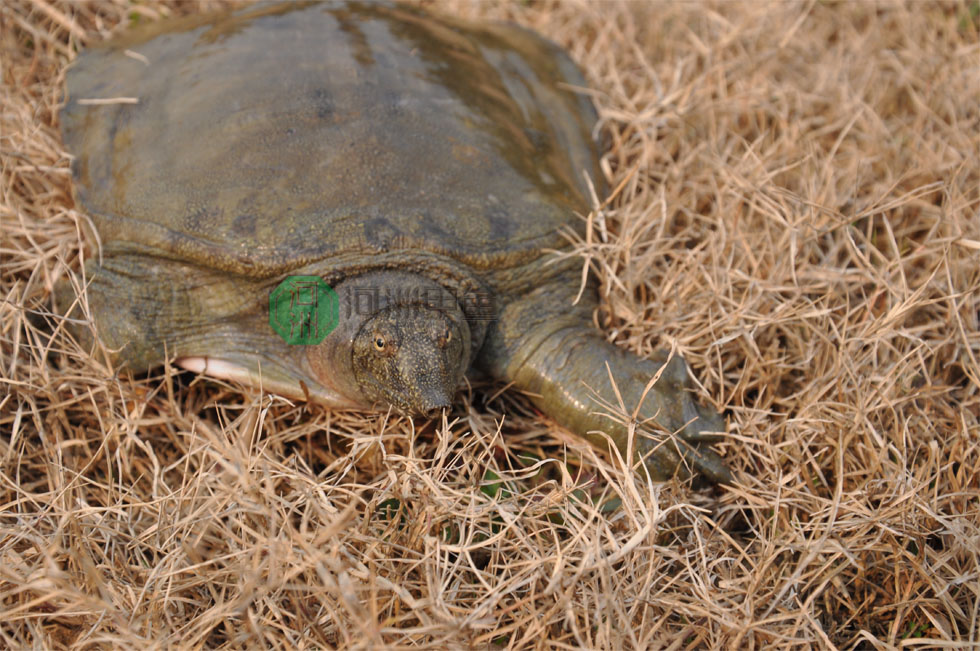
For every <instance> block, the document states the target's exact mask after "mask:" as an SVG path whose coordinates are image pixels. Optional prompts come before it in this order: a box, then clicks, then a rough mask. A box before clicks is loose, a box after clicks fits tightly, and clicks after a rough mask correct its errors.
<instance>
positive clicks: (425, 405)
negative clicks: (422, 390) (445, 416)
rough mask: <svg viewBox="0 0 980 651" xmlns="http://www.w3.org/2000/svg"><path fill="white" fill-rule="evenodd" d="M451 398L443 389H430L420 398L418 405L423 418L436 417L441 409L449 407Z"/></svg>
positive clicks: (440, 412)
mask: <svg viewBox="0 0 980 651" xmlns="http://www.w3.org/2000/svg"><path fill="white" fill-rule="evenodd" d="M450 405H452V399H451V398H450V396H448V395H447V394H446V392H444V391H431V392H429V393H428V394H426V395H425V396H423V398H422V403H421V404H420V405H419V407H420V409H419V411H420V413H421V415H422V417H424V418H429V419H432V418H438V417H439V416H440V415H441V414H442V410H443V409H449V407H450Z"/></svg>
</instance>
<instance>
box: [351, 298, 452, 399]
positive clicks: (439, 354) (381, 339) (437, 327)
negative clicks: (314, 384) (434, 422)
mask: <svg viewBox="0 0 980 651" xmlns="http://www.w3.org/2000/svg"><path fill="white" fill-rule="evenodd" d="M461 325H462V326H463V327H465V323H464V324H460V323H459V322H457V321H456V320H455V319H453V318H452V316H451V315H450V314H447V313H446V312H443V311H442V310H438V309H433V308H429V307H424V306H418V305H394V306H391V307H388V308H386V309H384V310H381V311H379V312H378V313H376V314H375V315H374V316H373V317H371V318H369V319H367V320H366V321H365V322H364V324H363V326H362V327H361V329H360V331H359V332H358V333H357V336H356V337H355V338H354V342H353V347H352V350H351V362H352V367H353V371H354V376H355V378H356V380H357V384H358V386H359V387H360V389H361V392H362V393H363V394H364V397H365V398H367V399H368V400H370V401H371V402H374V403H380V404H385V403H387V404H390V405H392V406H393V407H395V408H396V409H398V410H399V411H402V412H404V413H407V414H411V415H420V416H429V415H432V414H434V413H436V412H437V411H438V410H440V409H443V408H445V407H449V405H450V403H451V402H452V399H453V396H454V395H455V393H456V388H457V387H458V386H459V383H460V380H461V379H462V376H463V373H464V372H465V370H466V363H467V361H468V360H467V359H466V357H467V355H465V353H467V352H468V351H465V350H464V343H465V338H464V333H463V332H461V328H460V326H461Z"/></svg>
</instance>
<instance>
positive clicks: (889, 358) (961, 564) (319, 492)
mask: <svg viewBox="0 0 980 651" xmlns="http://www.w3.org/2000/svg"><path fill="white" fill-rule="evenodd" d="M153 7H155V5H152V4H143V3H141V4H139V5H133V6H127V5H126V3H122V2H109V1H105V2H99V3H95V2H91V3H84V4H67V3H63V4H54V3H51V2H46V1H45V0H11V1H9V2H4V3H2V4H0V27H2V36H0V59H2V75H3V86H2V91H0V92H2V97H0V106H2V112H0V154H2V159H0V220H2V235H0V256H2V258H0V260H2V266H0V283H2V286H0V291H2V295H3V296H5V297H6V300H5V301H4V302H2V303H0V315H2V317H0V351H2V355H0V382H2V385H3V390H2V392H0V410H2V413H0V495H2V497H0V646H7V647H10V648H19V647H30V646H34V647H35V648H91V647H119V648H136V649H146V648H156V647H171V646H180V647H185V646H186V647H208V648H211V647H222V648H244V647H255V646H268V647H276V648H316V647H330V646H342V647H370V648H375V647H381V646H390V647H400V646H413V647H414V646H417V647H437V648H441V647H459V646H467V647H468V646H475V647H485V646H494V645H499V646H502V647H512V648H527V647H534V648H568V647H589V648H610V649H619V648H631V647H632V648H650V647H667V646H670V647H671V648H704V647H714V648H743V647H744V648H753V647H759V646H764V647H768V648H807V647H811V646H818V647H827V648H861V649H870V648H893V647H899V646H923V647H936V646H949V647H955V646H957V645H959V646H960V648H965V647H968V646H971V645H976V644H978V643H980V633H978V629H980V594H978V593H980V485H978V484H980V425H978V423H980V365H978V358H980V334H978V331H980V328H978V325H980V324H978V320H980V216H978V215H980V212H978V211H980V195H978V192H980V190H978V187H980V45H978V41H980V39H978V25H980V21H978V17H977V14H978V12H980V6H978V3H977V2H976V0H968V1H967V2H957V3H948V4H937V3H914V4H896V3H884V4H875V5H872V4H870V3H858V2H854V3H828V2H802V3H789V2H786V3H778V4H768V5H757V4H756V3H746V4H729V3H717V4H694V3H665V4H661V3H652V2H651V3H643V2H636V3H629V2H622V3H612V2H610V3H602V4H582V3H570V4H552V3H545V4H541V5H539V4H533V5H532V6H523V5H510V6H497V5H489V4H488V5H484V4H466V3H462V2H456V3H454V7H451V9H452V10H453V11H455V12H457V13H460V14H465V15H484V16H493V17H502V16H507V17H510V18H512V19H514V20H516V21H518V22H520V23H522V24H525V25H529V26H532V27H534V28H535V29H537V30H539V31H541V32H543V33H545V34H547V35H549V36H551V37H552V38H554V39H555V40H557V41H560V42H561V43H562V44H564V45H565V46H567V47H568V48H569V49H570V50H571V52H572V53H573V55H574V56H575V58H576V59H577V60H578V61H580V62H581V63H582V64H583V66H584V67H585V68H586V70H587V73H588V76H589V78H590V80H591V82H592V83H593V85H594V88H595V98H596V101H597V103H598V105H599V107H600V111H601V116H602V128H603V129H604V130H605V132H606V133H607V134H608V135H609V142H610V148H609V152H608V153H607V155H606V159H605V162H606V169H607V171H608V174H609V177H610V178H609V186H610V187H611V188H614V189H615V194H614V197H613V198H612V200H611V202H610V203H609V204H608V207H607V210H606V211H605V213H604V215H602V219H597V220H596V235H595V237H594V238H593V240H594V241H592V242H589V243H588V244H584V245H582V246H581V247H580V248H581V254H582V255H583V260H588V261H589V262H590V264H591V265H592V268H593V270H594V271H595V273H596V274H597V275H598V277H599V278H600V279H601V282H602V286H603V290H604V293H605V297H606V300H605V302H604V306H603V310H602V311H601V312H600V313H599V314H598V315H597V319H598V322H599V323H600V325H601V326H602V327H603V328H604V329H605V330H606V332H608V333H609V334H610V337H612V338H615V339H617V340H619V341H620V342H621V344H622V345H625V346H629V347H631V348H633V349H635V350H637V351H641V352H642V351H649V350H651V349H652V348H653V347H655V346H669V345H676V346H677V347H678V350H679V351H680V352H681V353H682V354H683V355H684V356H685V357H686V358H687V359H688V360H689V361H690V362H691V363H692V365H693V366H694V367H695V370H696V375H697V377H698V378H699V379H700V380H701V381H702V382H703V384H704V390H705V391H704V394H705V395H706V396H708V397H709V399H710V400H713V401H714V402H715V404H717V405H719V406H721V407H723V408H724V409H725V410H727V415H728V421H729V423H730V432H731V434H730V437H729V439H728V440H727V441H726V442H725V444H724V445H723V446H721V447H722V448H723V451H724V453H725V456H726V457H727V459H728V460H729V462H730V463H731V465H732V466H733V468H734V469H735V470H736V474H737V477H738V482H737V484H736V485H735V486H733V487H728V488H724V489H721V488H719V489H714V490H708V491H699V490H693V489H692V488H691V487H689V486H685V485H683V484H681V483H679V482H669V483H666V484H663V485H655V486H649V485H644V484H643V483H642V482H640V481H639V480H638V479H637V478H636V477H634V476H632V475H629V474H624V473H623V472H622V471H621V469H619V468H618V467H616V465H615V464H614V463H611V462H610V461H609V460H608V459H604V458H599V457H598V456H597V455H596V454H595V453H593V452H592V451H591V450H589V449H587V448H585V447H583V446H582V445H581V444H580V443H578V442H576V441H574V440H572V439H570V438H569V437H568V436H566V435H565V434H563V433H561V432H560V431H558V430H556V429H555V428H554V427H553V426H552V425H551V424H550V423H549V422H547V421H546V420H545V419H543V418H541V417H539V416H538V415H536V414H535V413H534V412H533V411H532V410H530V409H529V408H528V406H527V404H526V403H524V402H523V401H522V400H521V399H520V398H518V397H515V396H513V395H511V394H510V393H506V392H505V393H502V394H500V395H497V394H498V393H499V392H498V387H475V388H474V391H472V392H470V393H469V394H468V397H467V401H466V402H465V404H463V405H461V406H460V407H458V408H457V409H456V411H455V412H453V413H452V414H451V418H450V420H449V422H448V423H442V424H441V426H437V425H433V424H421V423H416V424H415V427H416V428H417V429H413V425H412V423H409V422H406V421H404V420H400V419H392V420H388V421H385V420H383V419H379V418H377V417H376V416H372V415H358V414H344V413H337V412H327V411H323V410H320V409H311V408H307V407H305V406H303V405H296V406H294V405H291V404H288V403H287V402H285V401H284V400H282V399H279V398H276V397H271V396H262V395H258V394H256V393H251V392H248V391H246V390H242V389H241V388H240V387H228V386H224V385H222V384H220V383H217V382H210V381H201V380H198V379H195V378H194V377H193V376H191V375H189V374H176V372H175V371H173V370H162V371H160V372H159V373H156V374H154V375H153V376H152V377H148V378H136V379H134V378H132V377H130V376H129V375H126V374H116V373H115V372H114V371H113V369H111V368H109V367H107V366H106V364H105V363H104V361H103V359H102V358H101V357H99V356H98V355H96V356H94V357H93V356H91V355H88V354H87V353H84V352H82V351H80V350H79V349H78V347H77V346H75V345H74V344H73V343H72V342H71V341H70V340H68V338H67V337H66V336H65V335H64V334H63V332H62V331H60V330H59V331H58V333H57V335H56V336H55V337H54V338H53V339H52V340H51V341H50V342H48V341H47V340H46V339H45V338H43V337H41V336H39V334H38V332H37V331H36V330H35V329H34V327H33V326H32V325H30V322H29V321H28V316H29V314H30V312H31V311H37V310H40V309H43V307H42V306H43V305H44V304H45V302H46V300H47V296H48V294H49V292H50V291H51V288H52V285H53V283H54V282H55V281H56V280H57V278H59V277H61V276H63V275H64V274H66V273H67V271H66V269H68V268H71V269H75V270H77V269H78V267H79V263H80V257H81V255H82V249H81V244H80V241H79V235H78V232H79V230H80V227H81V224H82V222H83V221H84V216H83V215H82V214H81V213H80V212H78V208H77V207H76V206H74V205H73V203H72V201H71V199H70V193H69V172H68V160H69V159H68V156H67V154H66V153H65V152H64V151H63V149H62V146H61V143H60V139H59V136H58V131H57V127H56V125H57V105H58V101H59V93H60V89H61V86H62V83H63V74H64V66H65V64H66V63H67V62H68V61H69V60H70V59H71V58H73V57H74V55H75V52H76V51H77V49H78V48H79V47H80V46H82V45H84V44H85V43H87V42H93V41H96V40H98V39H100V38H101V37H102V36H103V35H104V34H106V33H108V32H109V31H111V30H113V29H116V28H117V26H119V23H120V22H126V21H127V20H128V19H129V18H128V17H130V16H135V15H136V14H140V15H141V16H143V18H142V19H154V18H156V14H158V13H169V12H173V11H177V12H184V11H187V10H190V9H193V6H191V5H188V4H181V5H178V7H177V8H176V9H174V6H173V5H170V8H169V9H167V8H166V7H165V6H160V7H157V8H153ZM119 27H120V28H121V27H122V26H119ZM89 244H90V245H91V243H89ZM86 251H87V252H88V254H91V253H92V248H89V249H87V250H86ZM501 414H507V417H506V419H505V420H504V422H503V427H502V429H501V428H499V427H498V425H497V421H498V420H499V416H500V415H501ZM536 460H540V461H536ZM491 473H492V474H491ZM495 477H500V478H501V479H495Z"/></svg>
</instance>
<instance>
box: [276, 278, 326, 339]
mask: <svg viewBox="0 0 980 651" xmlns="http://www.w3.org/2000/svg"><path fill="white" fill-rule="evenodd" d="M339 322H340V299H339V298H337V292H335V291H334V290H333V288H331V287H330V285H328V284H327V283H326V282H324V280H323V279H322V278H320V277H318V276H289V277H288V278H286V280H284V281H282V282H281V283H280V284H279V286H278V287H276V288H275V289H274V290H272V293H270V294H269V325H271V326H272V329H273V330H275V331H276V333H277V334H278V335H279V336H280V337H282V340H283V341H285V342H286V343H287V344H289V345H290V346H315V345H316V344H318V343H320V342H321V341H323V340H324V338H326V336H327V335H328V334H330V332H331V331H332V330H333V329H334V328H336V327H337V323H339Z"/></svg>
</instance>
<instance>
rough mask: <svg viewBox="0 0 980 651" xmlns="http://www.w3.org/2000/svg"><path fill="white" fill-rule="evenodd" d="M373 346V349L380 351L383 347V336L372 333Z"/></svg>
mask: <svg viewBox="0 0 980 651" xmlns="http://www.w3.org/2000/svg"><path fill="white" fill-rule="evenodd" d="M374 348H375V350H378V351H382V350H384V349H385V338H384V337H382V336H381V335H374Z"/></svg>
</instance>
